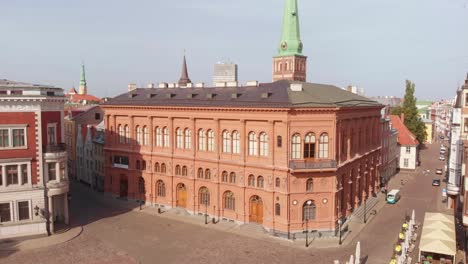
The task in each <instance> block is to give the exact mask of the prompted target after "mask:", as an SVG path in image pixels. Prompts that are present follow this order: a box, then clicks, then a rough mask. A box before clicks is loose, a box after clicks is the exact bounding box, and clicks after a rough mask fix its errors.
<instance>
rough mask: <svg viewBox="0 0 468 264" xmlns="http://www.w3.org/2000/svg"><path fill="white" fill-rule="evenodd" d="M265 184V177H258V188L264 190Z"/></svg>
mask: <svg viewBox="0 0 468 264" xmlns="http://www.w3.org/2000/svg"><path fill="white" fill-rule="evenodd" d="M264 182H265V179H264V178H263V176H258V177H257V188H263V185H264Z"/></svg>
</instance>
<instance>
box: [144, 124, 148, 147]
mask: <svg viewBox="0 0 468 264" xmlns="http://www.w3.org/2000/svg"><path fill="white" fill-rule="evenodd" d="M148 144H149V132H148V127H147V126H144V127H143V145H144V146H148Z"/></svg>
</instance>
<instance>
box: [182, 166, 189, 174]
mask: <svg viewBox="0 0 468 264" xmlns="http://www.w3.org/2000/svg"><path fill="white" fill-rule="evenodd" d="M187 174H188V172H187V166H183V167H182V176H187Z"/></svg>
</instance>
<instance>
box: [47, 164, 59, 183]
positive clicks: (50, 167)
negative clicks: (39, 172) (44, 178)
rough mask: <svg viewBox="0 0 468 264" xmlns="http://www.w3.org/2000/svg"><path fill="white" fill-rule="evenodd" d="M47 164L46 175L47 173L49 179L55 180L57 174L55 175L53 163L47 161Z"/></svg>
mask: <svg viewBox="0 0 468 264" xmlns="http://www.w3.org/2000/svg"><path fill="white" fill-rule="evenodd" d="M47 166H48V175H49V181H55V180H57V175H56V171H57V170H56V169H55V163H47Z"/></svg>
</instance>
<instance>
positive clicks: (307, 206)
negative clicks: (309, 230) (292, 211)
mask: <svg viewBox="0 0 468 264" xmlns="http://www.w3.org/2000/svg"><path fill="white" fill-rule="evenodd" d="M316 211H317V207H316V206H315V203H314V201H312V200H308V201H306V202H305V203H304V205H303V206H302V220H303V221H307V220H309V221H310V220H315V217H316Z"/></svg>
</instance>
